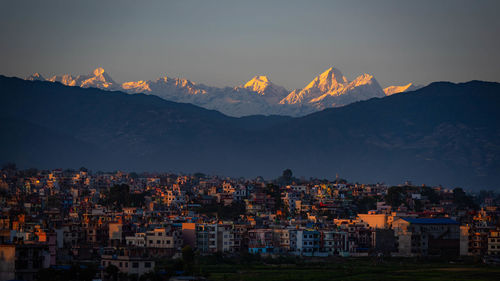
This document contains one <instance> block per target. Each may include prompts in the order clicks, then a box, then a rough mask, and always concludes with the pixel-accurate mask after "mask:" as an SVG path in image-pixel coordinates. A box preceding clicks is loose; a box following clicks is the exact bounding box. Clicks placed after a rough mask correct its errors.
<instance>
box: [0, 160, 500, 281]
mask: <svg viewBox="0 0 500 281" xmlns="http://www.w3.org/2000/svg"><path fill="white" fill-rule="evenodd" d="M0 176H1V177H0V187H1V189H0V192H1V194H2V201H1V202H0V207H1V208H2V216H1V219H0V228H1V242H2V245H1V246H0V256H1V257H3V259H2V272H1V273H2V276H1V277H2V280H11V279H12V280H13V279H16V280H17V279H22V280H38V279H40V278H46V277H47V276H52V277H51V278H54V279H52V280H59V279H56V276H59V277H57V278H60V280H62V279H63V278H64V277H63V276H65V274H70V273H68V272H71V274H81V275H82V276H83V275H85V276H88V277H87V279H89V280H90V279H102V280H116V279H117V278H118V279H120V280H147V278H149V279H148V280H167V279H169V278H175V276H176V275H181V276H182V275H184V276H185V277H186V276H188V277H189V276H192V277H191V278H192V279H169V280H204V278H208V279H211V280H219V279H220V278H221V274H220V273H218V272H217V271H215V270H214V271H213V272H211V271H210V268H211V267H210V264H207V265H205V270H203V267H204V265H203V264H200V260H203V259H204V258H205V259H208V257H212V258H219V259H223V258H224V257H226V258H230V259H249V260H252V259H254V260H256V261H258V260H261V259H265V258H269V259H271V260H272V259H278V258H284V257H287V258H289V259H290V258H292V260H293V258H301V259H315V258H316V259H325V260H328V259H331V258H341V259H346V260H349V259H352V258H371V259H383V258H391V257H392V258H396V257H397V258H414V259H415V258H419V259H422V258H426V257H441V258H445V259H450V260H452V259H456V258H457V257H460V256H461V257H475V258H478V259H480V262H484V263H486V264H495V265H498V263H499V259H498V255H499V253H500V226H499V220H498V218H499V214H500V208H499V207H498V206H499V203H500V194H498V193H495V192H493V191H484V190H483V191H481V192H478V193H474V194H470V193H466V192H465V191H464V190H463V189H461V188H454V189H450V188H446V187H442V186H425V185H421V186H415V185H412V184H411V183H410V182H406V183H404V184H401V185H397V186H388V185H385V184H383V183H377V184H362V183H352V182H349V181H348V180H346V179H342V178H340V177H339V176H337V178H336V179H335V180H333V181H330V180H326V179H313V178H311V179H304V178H302V179H297V178H295V177H294V176H293V172H292V171H291V170H289V169H286V170H284V171H283V173H282V175H280V176H278V177H276V179H273V180H264V179H263V178H262V177H259V178H255V179H245V178H227V177H222V176H209V175H205V174H202V173H195V174H190V175H178V174H169V173H141V174H138V173H133V172H132V173H125V172H120V171H117V172H91V171H88V170H87V169H86V168H83V167H82V168H80V169H79V170H63V169H56V170H36V169H29V170H17V169H16V166H15V164H8V165H5V166H4V167H3V168H2V170H1V173H0ZM195 260H196V261H197V262H196V263H195ZM75 268H76V269H75ZM74 271H77V272H74ZM65 272H66V273H65ZM43 276H45V277H43ZM222 276H224V275H222ZM212 278H213V279H212ZM233 278H234V279H239V278H240V277H238V275H237V274H235V275H232V278H230V279H233ZM84 279H85V278H84Z"/></svg>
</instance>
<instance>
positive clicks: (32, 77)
mask: <svg viewBox="0 0 500 281" xmlns="http://www.w3.org/2000/svg"><path fill="white" fill-rule="evenodd" d="M25 80H30V81H45V78H44V77H43V76H42V74H40V73H38V72H35V73H33V74H31V75H30V76H28V77H26V79H25Z"/></svg>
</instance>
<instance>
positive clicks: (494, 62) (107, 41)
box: [0, 0, 500, 89]
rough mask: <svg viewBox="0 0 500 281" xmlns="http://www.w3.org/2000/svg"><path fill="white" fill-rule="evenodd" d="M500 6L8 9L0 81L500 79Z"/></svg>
mask: <svg viewBox="0 0 500 281" xmlns="http://www.w3.org/2000/svg"><path fill="white" fill-rule="evenodd" d="M499 12H500V1H496V0H494V1H456V0H453V1H435V0H434V1H411V2H410V1H401V0H395V1H79V2H77V1H2V2H1V3H0V36H1V38H2V40H1V41H0V74H2V75H7V76H19V77H25V76H27V75H29V74H31V73H33V72H40V73H41V74H42V75H44V76H45V77H50V76H52V75H55V74H63V73H68V74H83V73H88V72H90V71H91V70H92V69H94V68H96V67H98V66H101V67H103V68H104V69H106V71H107V72H108V73H109V74H110V75H111V76H112V77H113V79H114V80H116V81H117V82H125V81H130V80H140V79H142V80H149V79H156V78H158V77H160V76H163V75H168V76H172V77H182V78H186V79H190V80H192V81H195V82H198V83H205V84H208V85H213V86H226V85H227V86H235V85H238V84H241V83H243V82H245V81H247V80H249V79H251V78H252V77H253V76H254V75H258V74H260V75H269V77H270V79H271V80H272V81H273V82H274V83H276V84H279V85H283V86H285V87H286V88H288V89H293V88H302V87H304V86H305V84H306V83H308V82H309V81H310V80H311V79H312V78H313V77H314V76H316V75H318V74H319V73H321V72H322V71H324V70H325V69H327V68H328V67H330V66H335V67H336V68H338V69H340V70H341V71H342V72H343V73H344V75H346V76H347V77H348V78H349V79H353V78H355V77H356V76H357V75H360V74H362V73H365V72H366V73H370V74H373V75H374V76H375V77H376V78H377V80H378V81H379V82H380V84H381V85H382V86H388V85H393V84H406V83H407V82H415V83H416V84H426V83H429V82H432V81H443V80H447V81H456V82H459V81H468V80H474V79H478V80H486V81H499V80H500V79H499V77H500V67H499V66H500V52H499V50H500V17H499V16H498V14H499Z"/></svg>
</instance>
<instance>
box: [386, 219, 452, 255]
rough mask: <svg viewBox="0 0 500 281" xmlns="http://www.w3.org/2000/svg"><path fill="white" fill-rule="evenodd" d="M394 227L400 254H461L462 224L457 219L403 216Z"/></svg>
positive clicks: (394, 223) (395, 222)
mask: <svg viewBox="0 0 500 281" xmlns="http://www.w3.org/2000/svg"><path fill="white" fill-rule="evenodd" d="M392 227H393V230H394V234H395V236H396V245H397V254H398V255H401V256H427V255H459V248H460V225H459V223H458V222H456V221H455V220H452V219H449V218H441V219H430V218H401V219H398V220H396V221H394V222H393V224H392Z"/></svg>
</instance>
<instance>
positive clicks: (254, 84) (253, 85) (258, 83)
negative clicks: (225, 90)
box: [242, 75, 271, 94]
mask: <svg viewBox="0 0 500 281" xmlns="http://www.w3.org/2000/svg"><path fill="white" fill-rule="evenodd" d="M270 85H271V82H270V81H269V78H268V77H267V76H264V75H257V76H255V77H254V78H252V79H251V80H250V81H248V82H247V83H245V85H243V86H242V88H245V89H250V90H252V91H254V92H257V93H259V94H263V93H264V90H265V89H266V88H267V87H269V86H270Z"/></svg>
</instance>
